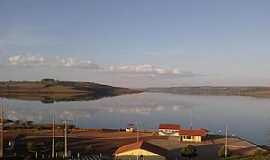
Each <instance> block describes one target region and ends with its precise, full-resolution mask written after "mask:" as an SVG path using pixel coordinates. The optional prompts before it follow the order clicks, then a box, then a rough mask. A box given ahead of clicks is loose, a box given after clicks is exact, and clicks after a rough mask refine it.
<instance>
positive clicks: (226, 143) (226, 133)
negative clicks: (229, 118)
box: [224, 125, 228, 158]
mask: <svg viewBox="0 0 270 160" xmlns="http://www.w3.org/2000/svg"><path fill="white" fill-rule="evenodd" d="M224 156H225V158H226V157H227V156H228V125H226V128H225V149H224Z"/></svg>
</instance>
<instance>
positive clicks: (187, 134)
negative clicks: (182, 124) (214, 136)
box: [179, 129, 207, 143]
mask: <svg viewBox="0 0 270 160" xmlns="http://www.w3.org/2000/svg"><path fill="white" fill-rule="evenodd" d="M206 135H207V130H206V129H180V130H179V139H180V141H183V142H195V143H200V142H202V140H203V138H205V137H206Z"/></svg>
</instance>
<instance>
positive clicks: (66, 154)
mask: <svg viewBox="0 0 270 160" xmlns="http://www.w3.org/2000/svg"><path fill="white" fill-rule="evenodd" d="M64 156H65V158H67V157H68V153H67V120H65V154H64Z"/></svg>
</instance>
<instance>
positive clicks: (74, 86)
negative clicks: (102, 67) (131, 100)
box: [0, 79, 141, 103]
mask: <svg viewBox="0 0 270 160" xmlns="http://www.w3.org/2000/svg"><path fill="white" fill-rule="evenodd" d="M140 92H141V91H138V90H132V89H128V88H120V87H112V86H108V85H103V84H98V83H92V82H73V81H57V80H54V79H43V80H41V81H5V82H0V96H1V97H6V98H15V99H22V100H40V101H42V102H45V103H51V102H54V101H75V100H94V99H99V98H103V97H111V96H119V95H123V94H133V93H140Z"/></svg>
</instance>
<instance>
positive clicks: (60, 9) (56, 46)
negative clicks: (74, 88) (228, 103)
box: [0, 0, 270, 87]
mask: <svg viewBox="0 0 270 160" xmlns="http://www.w3.org/2000/svg"><path fill="white" fill-rule="evenodd" d="M269 6H270V1H268V0H259V1H254V0H237V1H236V0H226V1H225V0H224V1H216V0H204V1H198V0H197V1H195V0H194V1H193V0H186V1H184V0H169V1H164V0H147V1H145V0H133V1H131V0H96V1H95V0H89V1H87V0H76V1H72V0H58V1H55V0H46V1H36V0H22V1H10V0H0V58H1V60H0V62H1V64H2V68H0V72H1V73H2V75H4V77H2V76H1V77H0V78H1V79H2V80H6V79H16V80H20V79H27V78H28V79H38V78H40V77H42V75H40V74H41V73H42V74H44V75H43V76H52V77H57V78H59V79H72V77H69V76H70V75H69V74H67V75H65V74H63V72H62V70H63V69H64V70H70V69H71V67H69V68H63V67H62V68H61V67H59V65H57V64H56V63H58V61H57V60H55V59H56V58H55V57H61V58H58V59H62V60H59V61H61V62H62V61H63V60H66V61H67V59H66V58H68V57H69V58H71V57H72V59H76V64H74V63H73V61H72V66H75V67H77V68H76V69H77V70H79V71H77V72H80V73H81V75H78V77H77V79H78V80H87V81H99V82H103V83H107V84H113V85H120V86H122V85H131V84H129V83H128V82H129V80H130V81H131V83H134V84H136V85H134V87H140V86H150V85H151V86H152V85H158V86H172V85H270V76H269V69H270V63H269V62H268V61H269V59H270V48H269V44H270V29H269V28H270V7H269ZM18 55H19V56H20V57H19V58H17V59H16V60H17V61H19V63H18V62H16V63H13V64H12V63H11V62H10V61H9V58H10V57H14V56H18ZM29 57H30V58H29ZM38 58H39V59H40V58H42V59H45V61H46V63H45V64H46V65H44V62H43V61H42V64H43V65H42V66H40V65H38V66H37V63H39V62H40V61H36V59H38ZM13 60H14V59H13ZM88 60H89V61H91V63H93V64H97V65H98V66H101V67H100V68H103V69H102V71H93V69H92V68H91V67H92V64H91V67H87V68H85V67H83V68H82V67H81V66H82V64H81V63H83V64H84V65H85V63H84V62H85V61H88ZM47 61H53V62H47ZM66 61H65V62H66ZM10 63H11V64H10ZM25 63H27V64H26V65H27V67H25ZM31 63H35V64H34V66H33V65H32V64H31ZM52 64H53V65H52ZM62 65H63V64H62ZM65 65H66V63H65ZM137 65H138V66H139V69H138V68H136V66H137ZM142 65H148V67H147V66H146V68H145V66H144V67H143V71H142V72H141V71H140V69H141V68H142V67H140V66H142ZM149 65H151V67H149ZM22 66H24V67H22ZM31 66H32V67H31ZM48 66H50V67H48ZM78 66H79V67H78ZM111 66H113V67H114V69H113V71H111V70H110V69H109V68H110V67H111ZM33 67H35V70H37V73H35V72H33ZM125 67H127V68H128V69H125ZM44 68H45V69H44ZM104 68H105V69H104ZM119 68H120V69H119ZM123 68H124V69H123ZM134 68H135V69H134ZM39 69H40V70H39ZM72 69H73V68H72ZM22 70H23V72H24V73H25V74H26V75H21V74H19V73H21V72H22ZM45 70H46V71H45ZM60 70H61V71H60ZM90 70H91V71H90ZM104 70H105V71H104ZM163 70H166V71H163ZM175 70H177V71H180V72H181V74H177V75H174V74H171V73H175V72H174V71H175ZM39 71H40V72H39ZM42 71H44V73H43V72H42ZM52 71H53V74H52ZM57 71H58V72H57ZM115 72H116V73H115ZM134 72H135V73H134ZM165 72H166V73H167V72H168V73H170V74H163V73H165ZM38 73H39V74H38ZM46 73H47V74H46ZM85 73H87V74H89V77H85ZM138 73H139V74H138ZM160 73H161V74H160ZM177 73H178V72H177ZM186 73H189V74H188V76H187V74H186ZM96 74H98V75H96ZM116 75H118V76H117V77H121V76H124V77H121V78H116V77H115V76H116ZM138 75H139V76H138ZM93 76H94V77H95V78H93ZM96 76H98V78H97V77H96ZM24 77H25V78H24ZM104 77H106V78H104ZM128 77H132V78H130V79H129V78H128ZM134 77H136V78H134ZM149 77H151V78H150V80H151V81H152V82H153V83H154V84H148V83H149V82H148V81H149ZM123 78H125V81H126V82H125V83H123V82H122V81H123V80H122V79H123ZM77 79H76V80H77ZM108 79H113V80H111V81H108ZM112 81H113V83H112ZM131 86H133V85H131Z"/></svg>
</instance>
